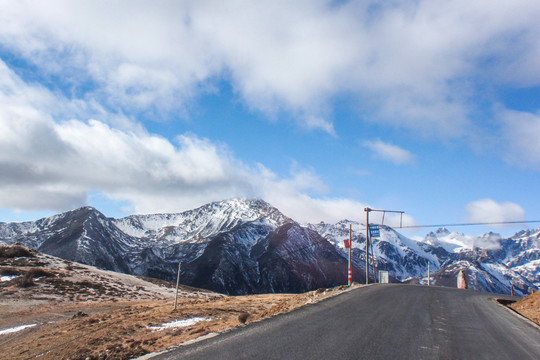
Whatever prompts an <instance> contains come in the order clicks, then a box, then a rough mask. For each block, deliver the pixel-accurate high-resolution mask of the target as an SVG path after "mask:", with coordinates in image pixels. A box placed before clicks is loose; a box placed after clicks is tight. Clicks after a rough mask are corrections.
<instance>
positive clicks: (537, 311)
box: [510, 291, 540, 325]
mask: <svg viewBox="0 0 540 360" xmlns="http://www.w3.org/2000/svg"><path fill="white" fill-rule="evenodd" d="M510 307H511V308H512V309H514V310H516V311H517V312H519V313H520V314H521V315H523V316H525V317H527V318H529V319H530V320H532V321H534V322H535V323H536V324H538V325H540V291H537V292H535V293H533V294H531V295H528V296H526V297H524V298H523V299H521V300H519V301H518V302H516V303H514V304H512V305H510Z"/></svg>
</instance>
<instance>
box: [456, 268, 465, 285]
mask: <svg viewBox="0 0 540 360" xmlns="http://www.w3.org/2000/svg"><path fill="white" fill-rule="evenodd" d="M457 287H458V289H466V288H467V278H466V276H465V273H464V272H463V270H459V274H458V276H457Z"/></svg>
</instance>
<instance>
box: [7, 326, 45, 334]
mask: <svg viewBox="0 0 540 360" xmlns="http://www.w3.org/2000/svg"><path fill="white" fill-rule="evenodd" d="M36 325H37V324H28V325H21V326H16V327H14V328H9V329H4V330H0V335H5V334H11V333H14V332H17V331H22V330H24V329H26V328H29V327H32V326H36Z"/></svg>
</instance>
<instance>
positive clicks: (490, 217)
mask: <svg viewBox="0 0 540 360" xmlns="http://www.w3.org/2000/svg"><path fill="white" fill-rule="evenodd" d="M465 210H466V211H467V214H468V217H467V219H468V221H470V222H480V223H485V222H486V223H494V222H505V221H523V220H525V210H523V208H522V207H521V206H519V205H518V204H516V203H513V202H504V203H498V202H496V201H494V200H492V199H481V200H477V201H473V202H471V203H469V204H467V206H466V207H465Z"/></svg>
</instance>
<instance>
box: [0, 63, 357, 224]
mask: <svg viewBox="0 0 540 360" xmlns="http://www.w3.org/2000/svg"><path fill="white" fill-rule="evenodd" d="M2 65H3V63H1V62H0V80H2V88H1V89H0V207H8V208H12V209H18V210H54V211H60V210H67V209H72V208H75V207H78V206H82V205H85V204H87V203H88V201H89V199H90V198H91V197H94V198H95V197H96V196H98V197H100V196H102V195H104V196H106V197H107V198H110V199H114V200H117V201H118V202H120V203H122V204H123V205H124V204H126V203H127V204H128V205H129V206H131V209H132V211H134V212H136V213H153V212H175V211H181V210H187V209H191V208H194V207H196V206H200V205H202V204H205V203H207V202H210V201H214V200H222V199H225V198H230V197H235V196H247V197H261V198H263V199H265V200H267V201H269V202H270V203H271V204H273V205H275V206H277V207H278V208H279V209H280V210H282V211H283V212H284V213H286V214H287V215H289V216H291V217H292V218H294V219H298V220H299V221H305V222H318V221H321V220H325V221H337V220H341V219H343V218H354V217H356V216H361V214H362V212H363V208H364V205H363V204H361V203H359V202H357V201H353V200H349V199H336V198H331V197H326V198H323V197H321V195H324V194H325V193H327V192H328V190H329V189H328V187H327V186H326V185H325V184H324V183H323V182H322V181H321V179H320V178H319V177H318V176H317V174H316V173H315V172H314V171H313V170H311V169H306V168H303V167H302V166H301V165H299V164H297V163H293V164H292V167H291V175H290V176H289V177H286V178H281V177H278V176H277V175H275V174H274V173H272V172H271V171H270V170H269V169H267V168H265V167H264V166H263V165H257V166H254V167H251V166H248V165H246V164H244V163H242V162H241V161H239V160H238V159H236V158H235V157H234V155H233V154H231V153H230V151H229V150H228V149H227V146H226V145H223V144H216V143H213V142H211V141H209V140H208V139H202V138H199V137H197V136H196V135H192V134H182V135H179V136H177V137H176V139H175V142H174V143H173V142H171V141H169V140H167V139H165V138H163V137H160V136H157V135H154V134H150V133H148V132H146V131H145V130H144V129H143V128H142V127H140V126H135V127H134V128H133V130H129V129H128V128H127V127H126V126H127V125H126V124H124V123H123V122H120V123H121V125H122V127H113V126H112V125H111V124H110V123H106V122H102V121H99V120H93V119H90V120H86V121H84V120H77V119H72V120H64V121H57V120H54V119H53V117H52V116H51V115H50V114H49V110H51V109H56V108H69V107H71V106H72V104H71V103H70V102H69V101H68V100H66V99H65V98H62V97H58V96H56V95H54V94H52V93H51V92H50V91H49V90H47V89H45V88H41V87H38V86H34V85H28V84H26V83H24V82H23V81H22V80H21V79H20V78H18V77H17V76H16V75H15V74H14V73H13V72H12V71H10V70H9V69H8V68H7V67H6V66H2ZM55 105H56V106H55ZM105 117H110V118H114V117H112V116H110V115H107V114H106V115H105Z"/></svg>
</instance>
